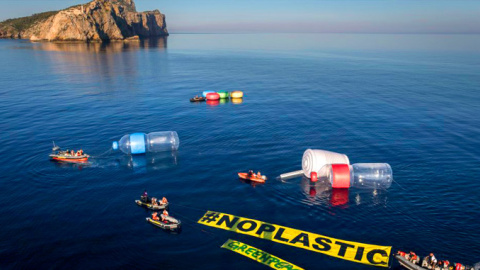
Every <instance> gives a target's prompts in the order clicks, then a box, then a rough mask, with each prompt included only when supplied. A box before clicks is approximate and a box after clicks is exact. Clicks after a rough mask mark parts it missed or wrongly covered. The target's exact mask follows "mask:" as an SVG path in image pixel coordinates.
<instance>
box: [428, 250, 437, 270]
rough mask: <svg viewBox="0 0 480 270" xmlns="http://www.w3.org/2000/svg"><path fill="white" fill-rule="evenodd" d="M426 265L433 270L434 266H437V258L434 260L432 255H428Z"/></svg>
mask: <svg viewBox="0 0 480 270" xmlns="http://www.w3.org/2000/svg"><path fill="white" fill-rule="evenodd" d="M428 264H429V265H430V266H431V267H432V269H435V266H436V265H437V258H435V255H433V253H430V255H429V256H428Z"/></svg>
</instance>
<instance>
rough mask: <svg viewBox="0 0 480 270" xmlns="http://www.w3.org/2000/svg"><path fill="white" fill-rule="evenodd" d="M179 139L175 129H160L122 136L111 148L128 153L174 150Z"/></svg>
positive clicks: (178, 143)
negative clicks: (158, 130)
mask: <svg viewBox="0 0 480 270" xmlns="http://www.w3.org/2000/svg"><path fill="white" fill-rule="evenodd" d="M179 145H180V139H179V138H178V134H177V132H175V131H161V132H151V133H148V134H145V133H132V134H127V135H125V136H123V137H122V138H121V139H120V141H115V142H113V143H112V148H113V150H117V149H120V150H121V151H122V152H123V153H125V154H128V155H130V154H131V155H136V154H145V153H156V152H164V151H176V150H177V149H178V146H179Z"/></svg>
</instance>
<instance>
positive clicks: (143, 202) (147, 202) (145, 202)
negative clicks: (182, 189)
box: [135, 196, 168, 210]
mask: <svg viewBox="0 0 480 270" xmlns="http://www.w3.org/2000/svg"><path fill="white" fill-rule="evenodd" d="M135 203H136V204H138V205H139V206H142V207H146V208H148V209H150V210H163V209H168V202H167V203H165V204H160V203H159V204H158V205H153V204H152V198H150V197H145V196H141V197H140V200H135Z"/></svg>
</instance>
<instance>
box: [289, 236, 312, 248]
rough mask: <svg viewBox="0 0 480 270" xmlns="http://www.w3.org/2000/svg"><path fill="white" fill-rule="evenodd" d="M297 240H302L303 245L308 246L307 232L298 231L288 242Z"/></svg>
mask: <svg viewBox="0 0 480 270" xmlns="http://www.w3.org/2000/svg"><path fill="white" fill-rule="evenodd" d="M297 242H302V244H303V246H305V247H310V243H309V240H308V234H306V233H299V234H298V235H297V236H296V237H295V238H293V239H292V241H290V243H292V244H295V243H297Z"/></svg>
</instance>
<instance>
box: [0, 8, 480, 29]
mask: <svg viewBox="0 0 480 270" xmlns="http://www.w3.org/2000/svg"><path fill="white" fill-rule="evenodd" d="M85 2H88V0H0V20H5V19H8V18H13V17H21V16H28V15H31V14H33V13H38V12H44V11H50V10H58V9H63V8H66V7H69V6H72V5H76V4H80V3H85ZM135 3H136V5H137V10H138V11H145V10H154V9H159V10H160V11H161V12H162V13H164V14H165V15H166V20H167V28H168V30H169V32H170V33H252V32H253V33H255V32H260V33H277V32H279V33H281V32H298V33H317V32H318V33H436V34H443V33H447V34H450V33H461V34H463V33H475V34H479V33H480V1H478V0H135Z"/></svg>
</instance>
